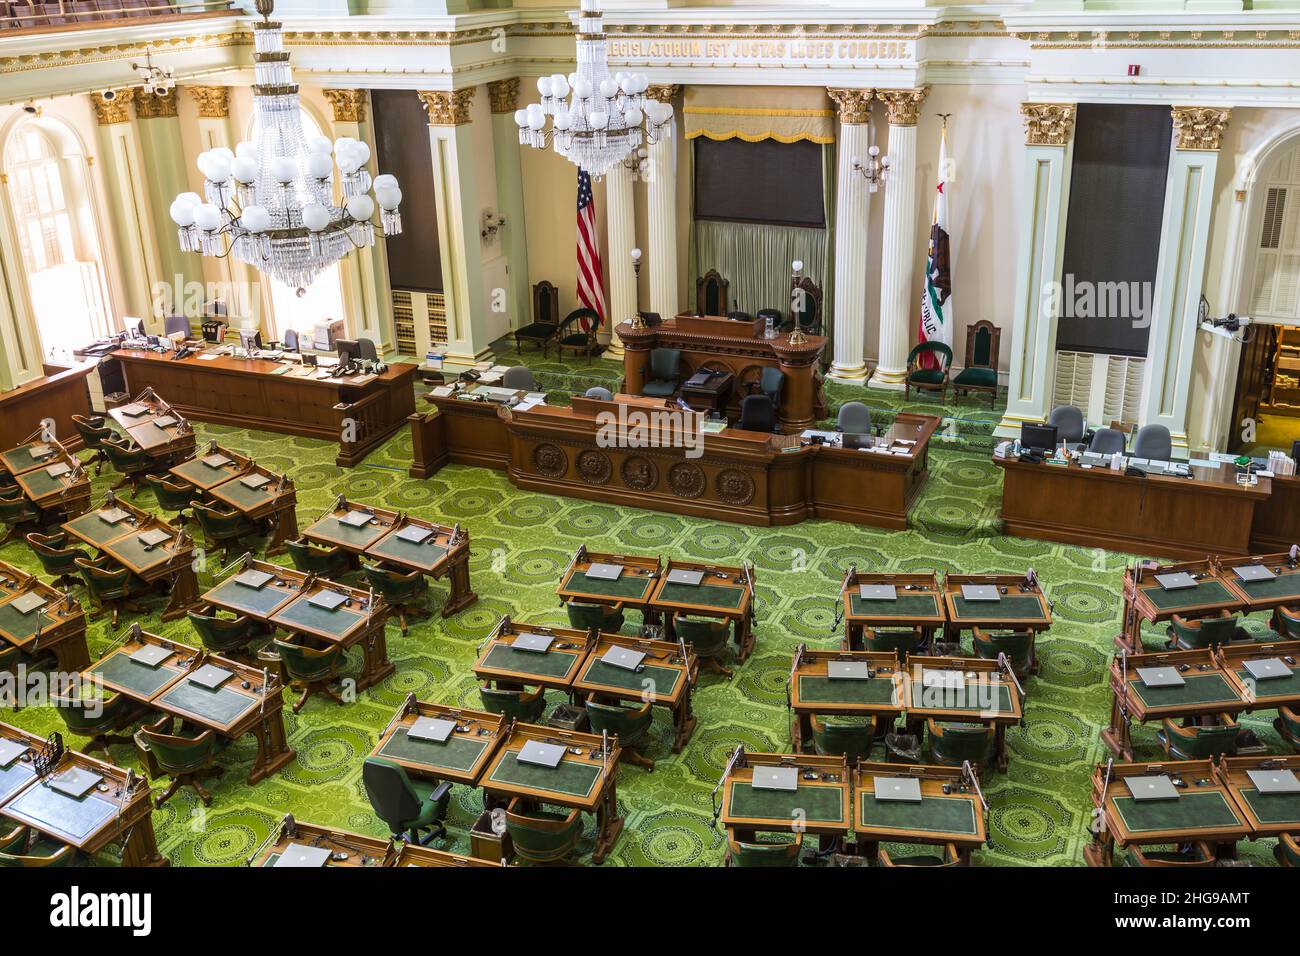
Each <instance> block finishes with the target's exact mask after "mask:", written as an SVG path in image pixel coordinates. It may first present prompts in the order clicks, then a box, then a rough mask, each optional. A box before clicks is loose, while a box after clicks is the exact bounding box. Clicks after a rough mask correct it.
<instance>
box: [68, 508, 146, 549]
mask: <svg viewBox="0 0 1300 956" xmlns="http://www.w3.org/2000/svg"><path fill="white" fill-rule="evenodd" d="M100 510H103V509H100ZM65 524H67V525H68V526H69V527H72V528H76V529H77V531H78V533H80V534H82V535H85V537H87V538H88V539H90V541H92V542H93V543H95V544H97V545H102V544H105V543H106V542H109V541H112V540H113V539H114V538H120V537H122V535H124V534H127V533H128V532H131V531H133V530H135V528H136V527H137V526H136V525H134V524H132V523H131V518H129V517H127V518H123V519H122V520H121V521H119V522H118V523H117V524H109V523H108V522H107V521H105V520H104V519H102V518H101V517H100V516H99V511H90V512H87V513H86V514H84V515H82V516H81V517H79V518H73V519H72V520H71V521H68V522H65Z"/></svg>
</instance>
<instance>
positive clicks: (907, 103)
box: [871, 87, 930, 389]
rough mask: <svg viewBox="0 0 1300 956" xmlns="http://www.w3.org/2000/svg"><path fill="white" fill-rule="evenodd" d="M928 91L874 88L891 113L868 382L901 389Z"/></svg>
mask: <svg viewBox="0 0 1300 956" xmlns="http://www.w3.org/2000/svg"><path fill="white" fill-rule="evenodd" d="M928 92H930V88H929V87H926V88H925V89H922V90H878V91H877V92H876V98H877V99H880V100H882V101H884V104H885V112H886V115H887V116H888V117H889V179H888V181H887V182H886V184H885V230H884V235H883V238H882V240H881V264H880V351H879V360H878V361H877V362H876V370H875V371H874V372H872V373H871V384H872V385H873V386H875V387H876V388H893V389H902V388H903V386H904V384H905V379H906V377H907V352H908V342H909V340H910V334H909V333H910V331H911V328H912V314H913V313H914V311H915V305H916V303H915V302H913V301H912V267H913V262H914V258H915V255H916V117H917V113H918V112H919V111H920V108H921V101H922V100H924V99H925V95H926V94H927V93H928Z"/></svg>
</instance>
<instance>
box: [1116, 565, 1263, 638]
mask: <svg viewBox="0 0 1300 956" xmlns="http://www.w3.org/2000/svg"><path fill="white" fill-rule="evenodd" d="M1180 571H1186V572H1187V573H1188V574H1190V575H1192V577H1194V578H1196V579H1197V583H1196V586H1195V587H1190V588H1180V589H1178V590H1174V591H1166V590H1165V589H1164V588H1162V587H1161V586H1160V582H1159V581H1157V580H1156V575H1157V574H1176V573H1178V572H1180ZM1123 590H1124V619H1123V623H1122V625H1121V628H1122V629H1121V631H1120V633H1119V634H1118V635H1117V636H1116V637H1115V645H1116V647H1118V648H1119V649H1120V650H1124V651H1128V652H1129V653H1130V654H1141V653H1142V622H1143V621H1146V622H1147V623H1148V624H1158V623H1160V622H1161V621H1168V620H1170V619H1171V618H1172V617H1173V616H1174V615H1175V614H1177V615H1178V616H1179V617H1184V618H1200V617H1210V616H1212V615H1214V614H1217V613H1218V612H1219V611H1231V612H1233V613H1236V612H1237V611H1240V610H1242V608H1243V607H1244V604H1245V600H1244V598H1243V596H1242V594H1241V592H1239V591H1238V590H1237V589H1236V588H1234V587H1232V585H1231V584H1229V583H1228V582H1227V581H1225V580H1224V579H1223V575H1222V574H1220V573H1219V568H1218V565H1216V564H1215V562H1214V561H1213V560H1211V559H1210V558H1205V559H1204V560H1201V561H1184V562H1183V563H1181V564H1163V565H1160V566H1159V567H1147V566H1139V568H1138V570H1136V571H1135V570H1134V569H1133V568H1132V567H1127V568H1125V569H1124V589H1123Z"/></svg>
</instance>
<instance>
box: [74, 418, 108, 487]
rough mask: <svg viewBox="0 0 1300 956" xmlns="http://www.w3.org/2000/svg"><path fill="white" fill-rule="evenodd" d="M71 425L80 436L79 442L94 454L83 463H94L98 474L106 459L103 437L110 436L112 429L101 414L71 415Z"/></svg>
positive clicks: (106, 453)
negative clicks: (88, 415)
mask: <svg viewBox="0 0 1300 956" xmlns="http://www.w3.org/2000/svg"><path fill="white" fill-rule="evenodd" d="M72 427H74V428H75V429H76V430H77V434H78V435H80V436H81V443H82V444H83V445H84V446H85V447H86V448H87V449H89V450H90V451H93V452H94V454H93V455H91V456H90V458H88V459H86V461H85V462H83V464H86V465H92V464H93V465H94V466H95V474H97V475H98V474H99V473H100V472H101V471H102V470H103V468H104V462H106V461H108V452H107V451H106V450H105V448H104V439H106V438H112V437H113V436H114V434H115V433H114V431H113V429H112V428H110V427H109V426H108V423H107V422H106V421H104V417H103V416H102V415H93V416H90V417H87V416H85V415H73V416H72Z"/></svg>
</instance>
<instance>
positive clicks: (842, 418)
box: [835, 402, 871, 435]
mask: <svg viewBox="0 0 1300 956" xmlns="http://www.w3.org/2000/svg"><path fill="white" fill-rule="evenodd" d="M835 430H836V431H837V432H845V433H846V434H849V435H869V434H871V409H869V408H868V407H867V406H866V405H863V404H862V403H861V402H845V403H844V404H843V405H841V406H840V413H839V415H837V416H836V418H835Z"/></svg>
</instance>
